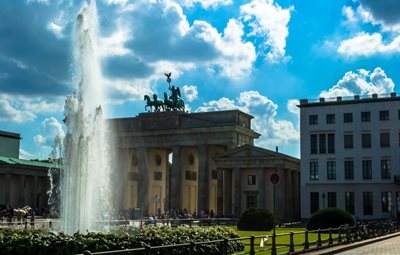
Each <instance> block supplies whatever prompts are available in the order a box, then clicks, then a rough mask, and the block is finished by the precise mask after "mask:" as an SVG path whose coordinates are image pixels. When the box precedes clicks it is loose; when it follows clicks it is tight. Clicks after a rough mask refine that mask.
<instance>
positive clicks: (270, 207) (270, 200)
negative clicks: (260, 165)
mask: <svg viewBox="0 0 400 255" xmlns="http://www.w3.org/2000/svg"><path fill="white" fill-rule="evenodd" d="M272 173H275V170H272V169H268V170H266V178H267V179H268V180H267V182H266V186H267V192H266V197H267V198H266V200H267V201H266V204H265V207H266V208H267V209H268V210H269V211H270V212H271V213H272V212H273V210H274V208H273V199H274V197H273V193H274V192H273V188H274V187H273V186H274V185H273V184H272V183H271V182H270V180H269V177H270V176H271V174H272Z"/></svg>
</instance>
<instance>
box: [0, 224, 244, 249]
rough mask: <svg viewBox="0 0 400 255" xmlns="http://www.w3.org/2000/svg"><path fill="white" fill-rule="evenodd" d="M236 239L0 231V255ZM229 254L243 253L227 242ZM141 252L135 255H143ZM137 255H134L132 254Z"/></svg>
mask: <svg viewBox="0 0 400 255" xmlns="http://www.w3.org/2000/svg"><path fill="white" fill-rule="evenodd" d="M237 237H239V236H238V235H237V234H236V233H235V232H234V231H232V230H231V229H228V228H223V227H210V228H190V227H177V228H170V227H144V228H142V229H140V228H134V227H117V228H115V229H113V230H112V233H109V234H104V233H94V232H90V233H86V234H82V233H75V234H74V235H72V236H69V235H66V234H63V233H52V232H46V231H45V230H14V229H7V228H0V254H2V255H3V254H4V255H11V254H12V255H19V254H21V255H22V254H23V255H70V254H77V253H82V252H83V251H84V250H89V251H91V252H99V251H111V250H121V249H134V248H141V247H144V245H145V244H146V245H150V246H161V245H170V244H183V243H190V242H203V241H211V240H222V239H224V238H228V239H231V238H237ZM222 245H223V243H222V242H220V243H212V244H204V245H201V246H196V248H195V254H215V255H217V254H218V255H219V254H221V253H222V250H223V246H222ZM227 249H228V253H229V254H232V253H235V252H238V251H242V250H243V249H244V245H243V244H242V243H241V242H239V241H232V242H229V245H228V247H227ZM142 253H143V252H137V254H142ZM135 254H136V253H135ZM152 254H160V255H164V254H165V255H167V254H172V255H180V254H188V250H187V249H186V248H174V249H173V250H171V249H159V250H152Z"/></svg>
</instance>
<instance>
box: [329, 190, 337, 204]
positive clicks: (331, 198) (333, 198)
mask: <svg viewBox="0 0 400 255" xmlns="http://www.w3.org/2000/svg"><path fill="white" fill-rule="evenodd" d="M328 207H336V192H328Z"/></svg>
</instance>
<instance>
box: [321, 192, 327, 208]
mask: <svg viewBox="0 0 400 255" xmlns="http://www.w3.org/2000/svg"><path fill="white" fill-rule="evenodd" d="M321 197H322V208H325V198H326V195H325V192H323V193H322V196H321Z"/></svg>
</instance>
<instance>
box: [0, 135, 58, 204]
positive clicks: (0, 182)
mask: <svg viewBox="0 0 400 255" xmlns="http://www.w3.org/2000/svg"><path fill="white" fill-rule="evenodd" d="M20 139H21V137H20V135H19V134H16V133H10V132H5V131H0V204H3V205H10V206H11V207H13V208H18V207H22V206H25V205H29V206H31V207H34V208H39V209H41V208H46V207H48V194H47V192H48V190H49V177H48V176H47V173H48V170H49V169H50V168H52V167H54V165H53V164H52V163H50V162H49V161H48V160H45V161H39V160H23V159H19V144H20Z"/></svg>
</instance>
